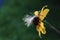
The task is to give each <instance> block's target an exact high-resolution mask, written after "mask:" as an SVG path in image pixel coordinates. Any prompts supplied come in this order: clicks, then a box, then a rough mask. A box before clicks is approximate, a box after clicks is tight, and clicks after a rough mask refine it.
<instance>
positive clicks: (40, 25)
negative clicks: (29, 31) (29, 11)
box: [34, 5, 49, 37]
mask: <svg viewBox="0 0 60 40" xmlns="http://www.w3.org/2000/svg"><path fill="white" fill-rule="evenodd" d="M46 7H47V5H45V6H44V7H43V8H42V9H41V11H40V13H39V12H38V11H35V12H34V14H35V16H36V17H38V18H39V19H40V20H39V23H38V25H37V26H36V30H37V32H38V34H39V37H41V33H42V34H46V28H45V27H44V23H43V22H42V21H43V20H44V18H45V17H46V15H47V14H48V12H49V9H48V8H46Z"/></svg>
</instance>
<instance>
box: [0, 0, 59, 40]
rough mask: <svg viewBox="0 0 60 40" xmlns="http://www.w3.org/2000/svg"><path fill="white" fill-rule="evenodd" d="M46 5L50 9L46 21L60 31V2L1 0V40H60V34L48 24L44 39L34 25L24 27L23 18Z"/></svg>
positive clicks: (49, 0) (57, 0) (47, 0)
mask: <svg viewBox="0 0 60 40" xmlns="http://www.w3.org/2000/svg"><path fill="white" fill-rule="evenodd" d="M44 5H48V8H49V9H50V12H49V14H48V15H47V17H46V18H45V20H47V21H48V22H49V23H50V24H52V25H53V26H54V27H56V28H57V29H58V30H59V31H60V0H0V40H60V34H59V33H57V32H56V31H54V30H53V29H51V28H50V27H49V25H47V24H45V27H46V30H47V34H46V35H42V38H39V36H38V33H37V32H36V29H35V26H34V25H33V26H30V27H29V28H27V26H25V25H24V22H23V20H22V19H23V17H24V16H25V15H26V14H30V13H32V14H33V12H34V11H35V10H40V9H41V8H42V7H43V6H44Z"/></svg>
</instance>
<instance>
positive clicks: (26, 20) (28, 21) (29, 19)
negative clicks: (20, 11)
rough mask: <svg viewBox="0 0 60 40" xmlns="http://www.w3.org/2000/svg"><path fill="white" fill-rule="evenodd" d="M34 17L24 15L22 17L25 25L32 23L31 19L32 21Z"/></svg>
mask: <svg viewBox="0 0 60 40" xmlns="http://www.w3.org/2000/svg"><path fill="white" fill-rule="evenodd" d="M35 17H36V16H30V15H26V16H25V17H24V18H23V21H24V22H25V25H27V27H29V26H30V25H31V24H32V21H33V19H34V18H35Z"/></svg>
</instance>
